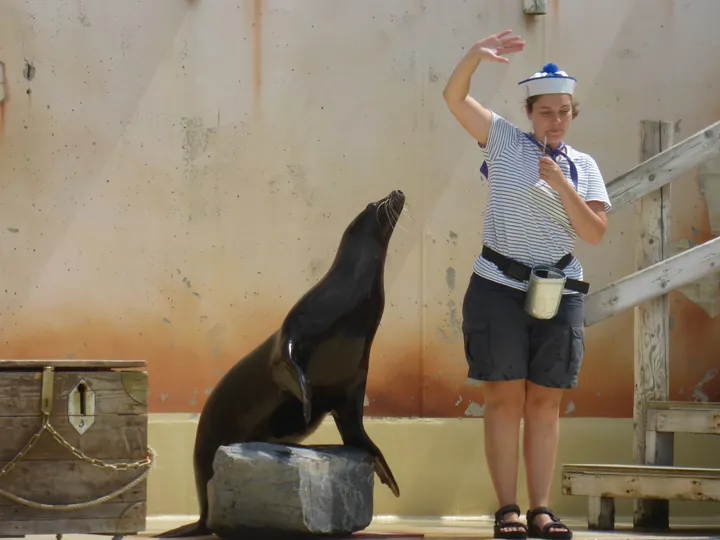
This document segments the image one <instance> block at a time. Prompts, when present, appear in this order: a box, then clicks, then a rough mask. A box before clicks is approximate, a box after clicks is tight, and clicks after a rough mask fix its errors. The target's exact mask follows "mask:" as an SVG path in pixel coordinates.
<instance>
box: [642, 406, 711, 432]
mask: <svg viewBox="0 0 720 540" xmlns="http://www.w3.org/2000/svg"><path fill="white" fill-rule="evenodd" d="M646 415H647V422H646V429H647V430H649V431H657V432H660V433H707V434H714V435H720V403H716V402H695V401H650V402H648V404H647V412H646Z"/></svg>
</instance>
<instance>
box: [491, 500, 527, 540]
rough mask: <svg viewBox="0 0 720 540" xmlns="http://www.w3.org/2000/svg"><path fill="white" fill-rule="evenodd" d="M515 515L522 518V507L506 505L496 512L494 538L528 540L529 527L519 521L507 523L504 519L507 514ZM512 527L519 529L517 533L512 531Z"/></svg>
mask: <svg viewBox="0 0 720 540" xmlns="http://www.w3.org/2000/svg"><path fill="white" fill-rule="evenodd" d="M511 513H515V514H517V515H518V516H520V507H519V506H518V505H517V504H506V505H505V506H503V507H502V508H500V509H499V510H498V511H497V512H495V526H494V527H493V530H494V532H495V536H494V538H520V539H525V538H527V527H526V526H525V524H524V523H520V522H519V521H507V520H505V519H503V518H504V517H505V514H511ZM511 527H514V528H516V529H519V530H517V531H512V530H510V528H511Z"/></svg>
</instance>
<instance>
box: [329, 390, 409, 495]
mask: <svg viewBox="0 0 720 540" xmlns="http://www.w3.org/2000/svg"><path fill="white" fill-rule="evenodd" d="M364 397H365V385H364V384H363V385H361V387H360V388H358V389H356V390H355V391H353V392H351V393H350V394H349V395H348V399H347V400H346V401H345V402H344V403H343V404H342V405H341V406H340V407H338V408H337V409H336V410H335V411H334V412H333V418H334V419H335V425H336V426H337V429H338V431H339V432H340V437H342V440H343V444H345V445H347V446H354V447H356V448H360V449H362V450H365V451H366V452H368V453H369V454H370V455H371V456H373V457H374V458H375V472H376V473H377V475H378V478H380V481H381V482H382V483H383V484H385V485H386V486H388V487H389V488H390V491H392V492H393V495H395V496H396V497H399V496H400V488H399V487H398V484H397V481H396V480H395V476H394V475H393V473H392V471H391V470H390V465H388V463H387V461H385V456H383V453H382V452H381V451H380V449H379V448H378V447H377V445H376V444H375V443H374V442H373V441H372V439H371V438H370V436H369V435H368V434H367V433H366V432H365V426H364V425H363V401H364Z"/></svg>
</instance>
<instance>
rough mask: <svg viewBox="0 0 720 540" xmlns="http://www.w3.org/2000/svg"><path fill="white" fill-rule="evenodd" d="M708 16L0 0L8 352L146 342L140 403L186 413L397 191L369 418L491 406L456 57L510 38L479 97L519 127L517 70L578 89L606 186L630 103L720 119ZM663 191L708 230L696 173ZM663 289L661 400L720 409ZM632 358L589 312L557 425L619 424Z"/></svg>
mask: <svg viewBox="0 0 720 540" xmlns="http://www.w3.org/2000/svg"><path fill="white" fill-rule="evenodd" d="M719 19H720V3H718V2H716V1H715V0H693V1H692V2H690V1H685V2H682V1H679V0H675V1H671V0H638V1H633V2H629V1H627V0H608V1H607V2H592V1H589V0H588V1H585V0H583V1H581V0H573V1H572V2H569V1H564V2H563V1H559V0H555V1H551V2H549V14H548V15H546V16H544V17H537V18H531V17H525V16H524V15H523V14H522V10H521V2H519V1H517V2H514V1H513V2H510V1H507V0H487V1H482V2H464V1H459V0H452V1H451V0H443V1H439V0H438V1H430V0H412V1H410V0H396V1H394V2H383V1H379V0H373V1H368V2H357V1H349V0H346V1H337V0H332V1H326V0H316V1H313V2H291V1H279V0H275V1H271V0H267V1H260V0H257V1H254V2H250V1H247V2H239V1H230V0H195V1H184V0H152V1H149V0H148V1H144V2H141V1H135V2H111V1H109V0H106V1H95V2H89V1H81V0H72V1H67V2H62V3H48V2H46V1H44V0H35V1H20V0H6V1H4V2H3V3H2V4H0V61H2V62H4V63H5V71H6V73H5V74H6V79H7V88H6V90H7V99H6V100H5V102H4V103H3V105H2V131H1V134H2V139H1V140H0V174H1V177H0V178H1V180H2V182H1V185H2V191H1V192H0V194H1V196H0V234H1V235H2V236H1V237H0V238H1V241H0V253H1V254H2V266H1V267H0V278H1V279H2V282H3V287H2V290H0V294H1V295H2V296H3V301H2V304H1V305H0V307H1V309H0V355H2V356H3V357H6V358H7V357H35V358H37V357H71V358H73V357H74V358H88V357H111V358H145V359H147V360H148V362H149V371H150V377H151V382H150V385H151V403H150V410H151V412H153V413H156V412H176V413H180V412H198V411H199V410H200V409H201V407H202V405H203V403H204V400H205V398H206V396H207V394H208V393H209V392H210V390H211V389H212V387H213V385H214V384H215V383H216V381H217V380H218V379H219V377H220V376H221V374H222V373H223V372H224V371H225V370H226V369H227V368H228V367H229V366H230V365H231V364H232V363H233V362H235V361H236V360H237V359H238V358H240V357H242V356H243V355H244V354H245V353H247V352H248V351H249V350H251V349H252V348H253V347H254V346H255V345H256V344H257V343H259V342H260V341H261V340H262V339H264V338H265V336H266V335H267V334H268V333H269V332H271V331H273V330H274V329H275V328H276V327H277V326H278V325H279V324H280V322H281V321H282V319H283V317H284V314H285V312H286V310H287V309H288V308H289V307H290V306H291V305H292V304H293V303H294V301H295V300H296V299H297V298H298V297H299V296H300V295H301V294H302V293H303V292H304V291H305V290H306V289H307V288H308V287H309V286H310V285H311V284H312V283H314V282H315V281H316V280H317V279H319V278H320V277H321V276H322V275H323V273H324V272H325V271H326V269H327V268H328V266H329V264H330V262H331V260H332V257H333V256H334V252H335V248H336V245H337V242H338V240H339V238H340V235H341V233H342V231H343V229H344V227H345V226H346V224H347V223H348V222H349V221H350V219H351V218H352V217H353V216H354V215H355V213H356V212H358V211H359V210H360V209H362V208H363V207H364V206H365V204H366V203H367V202H368V201H370V200H374V199H378V198H380V197H382V196H384V195H385V194H387V193H388V192H389V191H390V190H392V189H402V190H403V191H405V193H406V194H407V196H408V203H409V216H404V217H403V219H402V221H401V228H400V229H399V230H398V231H397V232H396V235H395V237H394V239H393V241H392V249H391V253H390V254H389V258H388V262H387V274H386V280H387V281H386V286H387V289H386V293H387V309H386V312H385V316H384V319H383V323H382V326H381V328H380V331H379V334H378V337H377V341H376V344H375V346H374V349H373V356H372V365H371V375H370V384H369V389H368V406H367V414H368V415H371V416H372V415H387V416H401V417H405V416H423V417H465V416H478V415H481V414H482V399H481V395H480V391H479V389H478V388H475V387H472V386H468V385H466V383H465V372H466V366H465V361H464V358H463V348H462V340H461V332H460V324H461V315H460V314H461V302H462V296H463V293H464V288H465V286H466V283H467V280H468V278H469V276H470V271H471V266H472V262H473V259H474V257H475V256H476V254H477V252H478V250H479V249H480V245H481V238H482V236H481V235H482V216H483V207H484V203H485V200H486V193H487V186H486V185H484V184H483V182H481V181H480V177H479V174H478V167H479V165H480V159H481V155H480V153H479V151H478V148H477V145H476V144H474V143H473V141H472V140H471V139H470V138H469V137H468V136H467V135H466V133H465V132H464V131H463V130H462V128H460V127H459V125H458V124H457V123H456V122H455V120H454V119H453V118H452V117H451V115H450V114H449V112H448V111H447V110H446V108H445V105H444V103H443V100H442V88H443V85H444V84H445V81H446V79H447V77H448V75H449V74H450V72H451V70H452V69H453V67H454V65H455V63H456V62H457V61H458V60H459V58H460V57H461V55H462V54H463V52H464V50H466V49H467V47H469V46H471V45H472V43H473V42H474V41H475V40H477V39H479V38H481V37H483V36H485V35H487V34H489V33H491V32H496V31H500V30H502V29H505V28H512V29H514V30H515V31H517V32H519V33H521V34H522V35H523V37H524V38H525V39H526V40H527V41H528V47H527V49H526V51H525V52H523V53H522V54H520V55H516V56H514V57H513V58H512V62H511V63H510V64H509V65H507V66H503V65H487V66H482V68H481V70H480V72H479V73H478V75H477V76H476V77H475V78H474V81H473V86H472V92H473V95H475V96H476V97H477V98H478V99H480V100H482V101H483V102H485V103H486V104H487V105H488V106H490V107H491V108H493V109H495V110H497V111H498V112H500V113H502V114H504V115H505V116H506V117H508V118H509V119H510V120H512V121H515V122H517V123H518V124H519V125H521V126H523V127H527V123H526V121H525V119H524V117H523V114H522V109H521V94H520V92H519V90H518V88H517V85H516V83H517V81H519V80H521V79H522V78H523V77H525V76H527V75H529V74H531V73H532V72H534V71H535V70H537V69H538V68H539V67H540V66H541V65H542V64H543V63H544V62H547V61H554V62H556V63H557V64H559V65H560V66H561V67H562V68H563V69H567V70H568V71H570V72H571V73H572V74H573V75H576V76H577V77H578V79H579V88H578V98H579V100H580V102H581V104H582V112H581V114H580V117H579V118H578V119H577V121H576V122H575V124H574V126H573V128H572V133H571V137H570V139H569V142H570V143H571V144H573V145H575V146H577V147H578V148H579V149H581V150H585V151H588V152H590V153H591V154H592V155H593V156H594V157H595V158H596V159H597V161H598V163H599V165H600V167H601V170H602V172H603V174H604V176H605V178H606V180H610V179H611V178H613V177H615V176H617V175H618V174H620V173H622V172H624V171H626V170H627V169H629V168H631V167H632V166H634V165H635V164H637V162H638V159H639V122H640V121H641V120H642V119H648V118H649V119H663V120H669V121H673V122H676V123H677V133H676V134H675V137H676V141H679V140H681V139H683V138H685V137H687V136H689V135H691V134H692V133H694V132H696V131H697V130H699V129H701V128H703V127H704V126H706V125H708V124H710V123H712V122H714V121H716V120H718V118H720V100H718V95H720V64H718V62H715V61H714V59H713V58H714V57H713V56H712V54H711V52H710V51H713V50H718V48H719V46H720V37H719V36H718V33H717V30H716V21H717V20H719ZM675 185H676V186H677V189H674V190H673V205H674V207H673V211H672V212H673V213H672V218H673V223H672V227H673V230H672V234H673V238H674V239H676V240H682V239H687V240H688V241H690V242H693V243H696V242H702V241H704V240H707V239H709V238H710V237H711V232H710V225H709V220H708V215H709V213H708V208H707V206H706V201H705V199H704V198H703V195H702V193H701V191H700V189H699V187H698V181H697V174H696V173H695V172H693V173H691V174H688V175H687V176H686V177H685V178H683V179H682V180H681V181H680V182H678V183H676V184H675ZM715 211H716V210H713V212H715ZM635 236H636V230H635V228H634V217H633V212H632V208H627V209H625V210H622V211H620V212H618V213H617V214H615V215H613V216H612V217H611V219H610V225H609V232H608V235H607V239H606V240H605V242H604V243H603V244H602V245H601V246H599V247H589V246H587V245H582V243H581V245H579V247H578V249H577V253H578V255H579V256H580V257H581V258H582V260H583V262H584V265H585V269H586V276H587V277H588V278H589V280H590V281H591V282H592V285H593V288H594V289H598V288H600V287H602V286H603V285H605V284H607V283H609V282H611V281H612V280H615V279H617V278H620V277H622V276H624V275H626V274H628V273H630V272H632V271H633V269H634V268H633V250H634V239H635ZM710 291H711V293H712V294H717V285H716V284H714V285H713V284H711V286H710ZM671 296H672V304H671V310H672V312H671V313H672V317H673V326H672V336H671V340H672V373H671V381H672V394H673V397H674V398H680V399H684V398H687V399H710V400H718V399H720V377H717V373H718V355H717V350H718V346H719V345H720V332H719V331H718V330H720V321H718V320H717V319H715V318H713V317H712V316H711V315H712V314H708V313H707V312H706V311H705V310H703V308H702V307H699V306H697V305H696V304H694V303H693V302H691V301H689V300H688V299H687V298H686V297H685V296H684V295H683V294H681V293H673V294H672V295H671ZM632 354H633V335H632V313H631V312H628V313H625V314H622V315H619V316H617V317H614V318H612V319H611V320H608V321H606V322H604V323H602V324H599V325H597V326H594V327H592V328H590V329H589V332H588V340H587V355H586V359H585V365H584V371H583V374H582V377H581V387H580V389H578V390H576V391H574V392H571V393H569V394H568V397H567V399H566V402H565V404H564V406H563V411H564V414H565V415H570V416H581V417H587V416H594V417H629V416H631V414H632V389H633V382H632V373H633V368H632Z"/></svg>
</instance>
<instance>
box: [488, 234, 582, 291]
mask: <svg viewBox="0 0 720 540" xmlns="http://www.w3.org/2000/svg"><path fill="white" fill-rule="evenodd" d="M482 256H483V259H487V260H488V261H490V262H491V263H493V264H494V265H495V266H497V267H498V269H499V270H500V271H501V272H502V273H503V274H505V275H506V276H508V277H511V278H513V279H516V280H518V281H528V280H529V279H530V272H531V271H532V268H530V267H529V266H528V265H526V264H524V263H521V262H518V261H516V260H514V259H510V258H509V257H506V256H505V255H503V254H502V253H498V252H497V251H495V250H494V249H492V248H490V247H488V246H487V244H483V249H482ZM572 260H573V254H572V253H568V254H567V255H565V256H564V257H563V258H562V259H560V260H559V261H558V262H557V263H555V264H554V265H553V266H554V267H555V268H558V269H560V270H564V269H565V268H566V267H567V265H568V264H570V262H571V261H572ZM565 288H566V289H569V290H571V291H575V292H579V293H582V294H587V292H588V291H589V290H590V284H589V283H586V282H585V281H580V280H578V279H571V278H567V281H565Z"/></svg>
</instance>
